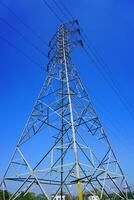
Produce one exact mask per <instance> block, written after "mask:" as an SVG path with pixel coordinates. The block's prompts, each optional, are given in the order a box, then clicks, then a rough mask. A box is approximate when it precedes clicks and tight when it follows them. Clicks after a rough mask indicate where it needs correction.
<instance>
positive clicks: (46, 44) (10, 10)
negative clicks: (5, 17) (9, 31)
mask: <svg viewBox="0 0 134 200" xmlns="http://www.w3.org/2000/svg"><path fill="white" fill-rule="evenodd" d="M0 5H2V6H3V7H4V8H6V9H7V10H8V11H9V12H10V13H11V14H12V15H13V16H14V17H15V18H16V19H17V20H18V21H19V22H20V23H21V24H23V26H25V27H26V28H27V29H28V30H30V32H31V33H32V34H33V35H34V36H35V37H36V38H38V39H39V40H40V41H41V42H42V43H43V44H44V45H45V46H46V47H48V43H47V42H46V41H44V39H43V38H42V37H41V36H40V35H39V34H37V33H36V32H35V30H34V29H33V28H32V27H31V26H29V25H28V24H26V23H25V22H24V21H23V20H22V19H21V18H20V17H19V16H18V15H17V14H16V13H15V12H14V11H13V10H12V9H11V8H10V7H9V6H8V5H6V4H5V3H4V2H3V1H0Z"/></svg>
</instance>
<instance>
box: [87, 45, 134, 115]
mask: <svg viewBox="0 0 134 200" xmlns="http://www.w3.org/2000/svg"><path fill="white" fill-rule="evenodd" d="M83 49H84V51H85V53H86V54H87V56H88V58H89V59H90V61H92V62H93V63H94V64H95V66H96V68H97V70H98V71H99V73H100V74H101V76H102V77H103V79H104V80H105V81H106V83H107V84H108V85H109V86H110V87H111V89H112V90H113V91H114V93H115V94H116V96H117V97H118V98H119V100H120V101H121V103H122V105H123V106H124V107H125V108H126V110H127V111H128V113H129V114H130V115H131V116H133V117H134V112H133V111H132V110H131V108H130V107H129V105H128V104H127V103H126V102H125V101H124V99H123V97H122V96H121V95H120V94H119V92H118V90H117V89H116V88H115V87H114V85H113V84H112V83H111V81H110V79H109V78H108V77H107V76H106V75H105V74H104V72H103V71H102V70H101V68H100V67H99V65H98V63H97V61H96V60H94V59H93V58H91V54H90V53H89V52H88V51H87V49H86V48H83Z"/></svg>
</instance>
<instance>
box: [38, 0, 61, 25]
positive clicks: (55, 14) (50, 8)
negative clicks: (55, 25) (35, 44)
mask: <svg viewBox="0 0 134 200" xmlns="http://www.w3.org/2000/svg"><path fill="white" fill-rule="evenodd" d="M42 1H43V2H44V4H45V5H46V6H47V7H48V9H49V10H50V11H51V12H52V13H53V15H54V16H55V17H56V18H57V20H58V21H60V22H61V23H62V22H63V21H62V19H61V18H60V17H59V16H58V15H57V13H56V12H55V11H54V9H53V8H52V7H51V6H50V5H49V3H48V2H47V1H46V0H42Z"/></svg>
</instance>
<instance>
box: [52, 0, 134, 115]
mask: <svg viewBox="0 0 134 200" xmlns="http://www.w3.org/2000/svg"><path fill="white" fill-rule="evenodd" d="M53 1H55V0H53ZM55 2H56V1H55ZM56 3H57V7H59V6H58V2H56ZM60 3H61V5H62V7H63V9H64V10H65V11H66V13H68V15H69V16H70V19H74V17H73V15H72V13H71V12H70V11H69V9H68V8H67V7H66V6H65V5H64V4H63V3H62V2H61V1H60ZM60 10H61V8H60ZM62 13H63V12H62ZM79 27H80V30H81V31H82V32H83V34H82V33H81V37H82V40H83V42H84V43H85V44H86V46H87V48H88V50H89V51H90V53H89V52H88V50H87V49H86V48H85V47H83V49H84V51H85V52H86V54H87V55H88V57H89V59H90V61H92V62H93V63H94V64H95V66H96V68H97V70H98V71H99V73H100V74H101V76H102V77H103V79H104V80H105V81H106V82H107V84H108V85H109V86H110V87H111V89H112V90H113V91H114V93H115V95H116V96H117V97H118V99H119V100H120V102H121V103H122V105H123V106H124V108H125V109H126V110H127V112H128V113H129V114H130V115H131V116H132V117H134V107H133V106H132V105H131V104H130V103H129V102H128V100H127V99H126V97H123V96H122V94H120V91H119V90H120V89H119V87H118V86H117V85H118V84H117V81H116V80H115V79H114V78H113V73H112V71H111V69H110V67H109V65H108V64H106V63H105V62H104V60H103V58H102V57H101V56H100V55H99V54H98V53H97V50H96V49H95V47H94V46H93V45H92V46H91V45H89V44H88V43H89V39H88V37H87V36H86V33H85V31H84V30H83V29H82V27H81V26H80V25H79ZM85 37H86V39H85ZM86 40H88V43H87V42H86ZM91 56H93V58H91ZM100 66H103V67H102V68H100ZM104 67H105V69H104Z"/></svg>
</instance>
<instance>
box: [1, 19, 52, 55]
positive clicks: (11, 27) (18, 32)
mask: <svg viewBox="0 0 134 200" xmlns="http://www.w3.org/2000/svg"><path fill="white" fill-rule="evenodd" d="M0 21H2V22H4V23H5V24H6V25H7V26H9V27H10V29H12V30H13V31H14V32H15V33H17V34H18V35H20V36H21V37H22V38H23V39H24V40H25V41H26V42H28V43H29V44H30V45H31V46H32V47H33V48H34V49H36V50H37V51H38V52H39V53H40V54H42V55H43V56H45V57H47V58H48V56H47V55H46V54H45V53H44V52H43V51H42V50H41V49H40V48H39V47H37V46H36V45H35V44H34V43H33V42H31V41H30V40H29V39H27V38H26V37H25V36H24V35H23V34H22V33H21V32H20V31H18V30H17V29H16V28H15V27H14V26H12V25H11V24H10V23H9V22H8V21H6V20H5V19H4V18H2V17H0Z"/></svg>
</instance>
